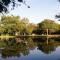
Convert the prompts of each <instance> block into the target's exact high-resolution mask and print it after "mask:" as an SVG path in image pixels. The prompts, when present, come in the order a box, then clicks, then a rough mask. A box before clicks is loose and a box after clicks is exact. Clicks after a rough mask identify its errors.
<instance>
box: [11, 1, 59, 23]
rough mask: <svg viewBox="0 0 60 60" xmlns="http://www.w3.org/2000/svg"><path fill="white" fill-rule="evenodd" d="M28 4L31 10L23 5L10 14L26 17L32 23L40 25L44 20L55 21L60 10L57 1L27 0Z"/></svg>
mask: <svg viewBox="0 0 60 60" xmlns="http://www.w3.org/2000/svg"><path fill="white" fill-rule="evenodd" d="M26 3H27V5H30V8H27V6H25V5H24V4H22V5H21V6H20V7H17V8H15V10H12V11H11V12H10V14H12V15H19V16H21V17H26V18H28V19H29V21H30V22H32V23H39V22H41V21H42V20H44V19H52V20H55V15H56V14H58V13H59V10H60V7H59V5H60V3H59V2H58V1H57V0H27V2H26ZM55 21H57V20H55Z"/></svg>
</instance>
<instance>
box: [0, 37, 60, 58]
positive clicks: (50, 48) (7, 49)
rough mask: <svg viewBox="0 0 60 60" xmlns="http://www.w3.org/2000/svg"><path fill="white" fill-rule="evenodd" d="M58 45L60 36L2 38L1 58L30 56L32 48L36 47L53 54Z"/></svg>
mask: <svg viewBox="0 0 60 60" xmlns="http://www.w3.org/2000/svg"><path fill="white" fill-rule="evenodd" d="M47 41H48V43H47ZM58 46H60V38H46V37H45V38H41V37H39V38H34V37H32V38H31V37H29V38H28V37H26V38H25V37H24V38H22V37H20V38H9V39H0V48H1V49H0V54H1V58H7V57H10V58H11V57H21V56H26V55H27V56H28V55H29V54H30V50H32V51H33V50H34V49H35V48H36V47H37V51H38V50H39V51H41V52H43V53H44V54H52V52H55V51H56V48H57V47H58Z"/></svg>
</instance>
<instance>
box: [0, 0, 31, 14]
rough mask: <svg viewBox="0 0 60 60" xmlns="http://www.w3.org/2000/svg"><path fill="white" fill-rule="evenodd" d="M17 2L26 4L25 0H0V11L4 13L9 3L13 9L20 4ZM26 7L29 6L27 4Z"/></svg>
mask: <svg viewBox="0 0 60 60" xmlns="http://www.w3.org/2000/svg"><path fill="white" fill-rule="evenodd" d="M18 2H19V3H23V4H25V5H27V4H26V2H25V0H0V13H3V12H5V13H6V12H7V11H8V6H9V5H10V4H12V8H13V9H14V7H15V6H16V5H20V4H18ZM28 8H30V6H28Z"/></svg>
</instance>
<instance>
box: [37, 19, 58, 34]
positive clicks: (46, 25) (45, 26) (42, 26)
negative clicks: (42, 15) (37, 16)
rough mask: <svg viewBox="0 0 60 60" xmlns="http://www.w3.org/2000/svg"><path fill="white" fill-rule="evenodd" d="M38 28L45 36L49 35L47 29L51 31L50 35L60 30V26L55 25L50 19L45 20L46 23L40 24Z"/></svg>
mask: <svg viewBox="0 0 60 60" xmlns="http://www.w3.org/2000/svg"><path fill="white" fill-rule="evenodd" d="M38 26H39V27H38V29H40V31H41V32H42V33H44V34H45V33H47V29H48V31H49V32H48V33H49V34H51V33H54V32H56V31H58V30H59V24H57V23H55V22H54V21H52V20H50V19H45V20H44V21H42V22H41V23H39V24H38Z"/></svg>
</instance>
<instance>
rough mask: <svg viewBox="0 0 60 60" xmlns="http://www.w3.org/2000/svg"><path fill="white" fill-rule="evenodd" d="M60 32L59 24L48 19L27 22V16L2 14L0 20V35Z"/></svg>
mask: <svg viewBox="0 0 60 60" xmlns="http://www.w3.org/2000/svg"><path fill="white" fill-rule="evenodd" d="M47 30H48V34H50V35H51V34H60V24H58V23H56V22H54V21H53V20H50V19H44V20H43V21H42V22H40V23H38V24H33V23H30V22H29V19H28V18H22V19H21V18H20V17H19V16H2V17H1V20H0V36H3V35H9V36H16V35H46V34H47Z"/></svg>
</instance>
